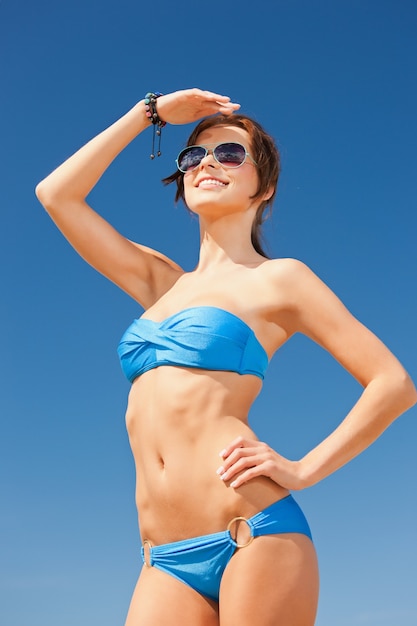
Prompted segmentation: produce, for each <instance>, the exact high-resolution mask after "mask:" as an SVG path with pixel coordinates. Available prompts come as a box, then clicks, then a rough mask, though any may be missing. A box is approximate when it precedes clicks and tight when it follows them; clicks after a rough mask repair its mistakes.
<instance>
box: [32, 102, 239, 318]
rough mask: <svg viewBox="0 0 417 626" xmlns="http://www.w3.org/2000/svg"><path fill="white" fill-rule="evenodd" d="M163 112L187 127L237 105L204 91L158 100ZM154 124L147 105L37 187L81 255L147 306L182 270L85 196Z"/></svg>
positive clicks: (166, 118)
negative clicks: (129, 236) (98, 210)
mask: <svg viewBox="0 0 417 626" xmlns="http://www.w3.org/2000/svg"><path fill="white" fill-rule="evenodd" d="M157 108H158V114H159V116H160V118H161V119H163V120H164V121H166V122H169V123H171V124H186V123H189V122H194V121H196V120H198V119H199V118H200V117H204V116H206V115H212V114H214V113H218V112H222V113H232V112H233V111H234V110H235V109H237V108H238V105H235V104H232V103H230V99H229V98H228V97H226V96H221V95H219V94H214V93H212V92H208V91H201V90H200V89H187V90H183V91H177V92H175V93H172V94H168V95H166V96H161V97H160V98H158V103H157ZM149 126H151V124H150V122H149V120H148V118H147V117H146V115H145V105H144V101H143V100H142V101H140V102H138V104H136V105H135V106H134V107H133V108H132V109H131V110H130V111H129V112H128V113H126V114H125V115H124V116H123V117H121V118H120V119H119V120H117V121H116V122H115V123H114V124H112V125H111V126H110V127H109V128H107V129H106V130H104V131H103V132H102V133H100V134H99V135H97V136H96V137H95V138H94V139H92V140H91V141H89V142H88V143H87V144H86V145H85V146H83V147H82V148H81V149H80V150H78V151H77V152H76V153H75V154H74V155H73V156H71V157H70V158H69V159H68V160H66V161H65V162H64V163H63V164H62V165H60V166H59V167H58V168H57V169H56V170H54V171H53V172H52V173H51V174H50V175H49V176H48V177H47V178H45V179H44V180H43V181H41V182H40V183H39V184H38V186H37V188H36V195H37V197H38V199H39V200H40V202H41V203H42V204H43V206H44V207H45V209H46V210H47V212H48V213H49V215H50V216H51V218H52V219H53V220H54V222H55V224H56V225H57V226H58V228H59V229H60V230H61V232H62V233H63V235H64V236H65V237H66V238H67V239H68V241H69V242H70V243H71V245H72V246H73V247H74V248H75V249H76V250H77V252H78V253H79V254H80V255H81V256H82V257H83V258H84V259H85V260H86V261H87V262H88V263H89V264H90V265H92V266H93V267H94V268H95V269H97V270H98V271H99V272H100V273H102V274H104V275H105V276H106V277H107V278H109V279H110V280H112V281H113V282H114V283H116V284H117V285H118V286H119V287H121V289H123V290H124V291H126V292H127V293H129V294H130V295H131V296H132V297H133V298H134V299H135V300H137V301H138V302H140V303H141V304H142V305H143V306H144V307H145V308H147V307H148V306H150V305H151V304H152V303H153V302H154V301H155V300H157V299H158V298H159V297H160V296H161V295H162V294H163V293H164V292H165V291H167V290H168V289H169V288H170V287H171V286H172V284H173V283H174V282H175V281H176V280H177V278H178V275H179V274H180V273H182V270H181V268H180V267H179V266H177V265H176V264H175V263H174V262H173V261H171V260H170V259H168V258H166V257H165V256H164V255H162V254H160V253H158V252H156V251H154V250H152V249H150V248H147V247H145V246H141V245H139V244H134V243H132V242H131V241H129V240H128V239H126V238H125V237H123V236H122V235H120V234H119V233H118V232H117V231H116V230H115V229H114V228H113V227H112V226H111V225H110V224H109V223H108V222H106V221H105V220H104V219H103V218H102V217H100V216H99V215H98V214H97V213H96V212H95V211H93V209H92V208H91V207H90V206H89V205H88V204H87V202H86V197H87V195H88V194H89V193H90V191H91V190H92V189H93V187H94V186H95V185H96V183H97V182H98V180H99V179H100V177H101V176H102V174H103V173H104V172H105V170H106V169H107V168H108V167H109V165H110V164H111V162H112V161H113V160H114V159H115V158H116V156H117V155H118V154H119V153H120V152H121V151H122V150H123V149H124V148H125V147H126V146H127V145H128V144H129V143H130V142H131V141H132V140H133V139H134V138H135V137H137V135H139V133H141V132H142V131H143V130H145V129H146V128H148V127H149Z"/></svg>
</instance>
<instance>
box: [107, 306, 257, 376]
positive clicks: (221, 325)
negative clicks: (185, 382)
mask: <svg viewBox="0 0 417 626" xmlns="http://www.w3.org/2000/svg"><path fill="white" fill-rule="evenodd" d="M117 352H118V354H119V358H120V363H121V366H122V370H123V372H124V373H125V375H126V377H127V378H128V379H129V380H130V381H131V382H133V381H134V379H135V378H137V377H138V376H140V375H141V374H143V373H144V372H147V371H148V370H150V369H153V368H155V367H159V366H160V365H179V366H183V367H192V368H197V369H204V370H218V371H219V370H220V371H231V372H237V373H238V374H253V375H254V376H258V377H259V378H261V379H263V378H264V375H265V371H266V368H267V366H268V355H267V353H266V352H265V349H264V348H263V346H262V345H261V344H260V343H259V341H258V339H257V338H256V335H255V333H254V332H253V330H252V329H251V328H250V327H249V326H248V325H247V324H246V323H245V322H244V321H243V320H241V319H240V318H239V317H237V316H236V315H234V314H233V313H229V312H228V311H225V310H223V309H220V308H217V307H213V306H196V307H190V308H188V309H184V310H183V311H179V312H178V313H174V315H170V316H169V317H167V318H166V319H165V320H163V321H162V322H154V321H152V320H149V319H143V318H139V319H136V320H135V321H134V322H133V323H132V324H131V325H130V326H129V328H128V329H127V330H126V332H125V333H124V335H123V337H122V339H121V341H120V343H119V346H118V349H117Z"/></svg>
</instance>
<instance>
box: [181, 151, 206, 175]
mask: <svg viewBox="0 0 417 626" xmlns="http://www.w3.org/2000/svg"><path fill="white" fill-rule="evenodd" d="M205 156H206V151H205V149H204V148H202V147H201V146H191V147H189V148H184V150H183V151H182V152H180V154H179V156H178V161H177V162H178V168H179V169H180V170H181V172H189V171H190V170H193V169H194V168H196V167H197V165H199V164H200V163H201V161H202V159H204V157H205Z"/></svg>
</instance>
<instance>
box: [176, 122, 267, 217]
mask: <svg viewBox="0 0 417 626" xmlns="http://www.w3.org/2000/svg"><path fill="white" fill-rule="evenodd" d="M229 142H236V143H240V144H241V145H243V146H244V147H245V148H246V150H247V152H249V154H251V145H250V138H249V135H248V133H247V132H246V131H245V130H243V129H242V128H238V127H236V126H216V127H213V128H209V129H207V130H204V131H203V132H202V133H201V134H200V135H198V138H197V141H196V143H197V144H198V145H203V146H205V147H207V148H208V149H209V153H208V154H207V156H205V157H204V158H203V159H202V161H201V163H200V164H199V165H198V166H197V167H196V168H195V169H193V170H191V171H189V172H187V173H186V174H184V194H185V201H186V204H187V206H188V208H189V209H190V210H191V211H193V213H197V214H199V215H206V214H207V216H209V215H210V216H212V217H215V216H220V215H225V214H231V213H234V212H242V211H246V210H248V209H249V208H251V207H256V206H258V205H259V203H260V200H259V199H258V200H256V201H254V200H253V198H252V196H254V195H255V193H256V191H257V188H258V174H257V170H256V166H255V165H254V163H253V161H252V160H251V159H250V158H249V157H246V160H245V162H244V163H243V165H241V166H240V167H234V168H231V167H226V166H223V165H221V164H220V163H218V162H217V161H216V159H215V158H214V157H213V154H212V152H211V149H212V148H214V147H215V146H216V145H217V144H219V143H229Z"/></svg>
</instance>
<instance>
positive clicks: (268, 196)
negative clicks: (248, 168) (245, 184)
mask: <svg viewBox="0 0 417 626" xmlns="http://www.w3.org/2000/svg"><path fill="white" fill-rule="evenodd" d="M274 191H275V187H274V186H273V185H271V186H270V187H269V188H268V191H266V192H265V194H264V195H263V197H262V201H263V202H266V201H268V200H270V199H271V198H272V196H273V195H274Z"/></svg>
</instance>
